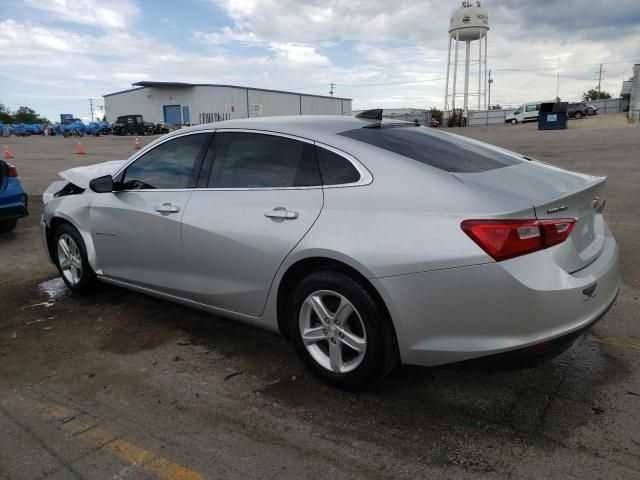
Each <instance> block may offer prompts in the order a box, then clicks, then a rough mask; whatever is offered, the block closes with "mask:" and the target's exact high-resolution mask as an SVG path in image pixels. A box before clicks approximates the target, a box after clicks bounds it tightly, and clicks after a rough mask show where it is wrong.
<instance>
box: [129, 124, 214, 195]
mask: <svg viewBox="0 0 640 480" xmlns="http://www.w3.org/2000/svg"><path fill="white" fill-rule="evenodd" d="M209 138H210V134H208V133H198V134H194V135H185V136H182V137H178V138H175V139H173V140H169V141H167V142H164V143H162V144H160V145H158V146H157V147H155V148H154V149H152V150H150V151H149V152H147V153H145V154H144V155H143V156H141V157H140V158H138V159H137V160H136V161H135V162H133V163H132V164H131V165H130V166H129V167H127V169H126V171H125V172H124V176H123V178H122V189H123V190H135V189H157V188H160V189H175V188H193V187H194V186H195V181H196V176H197V173H198V168H199V164H198V159H199V157H200V153H201V151H202V149H203V147H204V145H205V142H206V141H207V140H208V139H209Z"/></svg>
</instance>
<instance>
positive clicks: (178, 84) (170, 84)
mask: <svg viewBox="0 0 640 480" xmlns="http://www.w3.org/2000/svg"><path fill="white" fill-rule="evenodd" d="M132 86H133V87H137V88H129V89H127V90H121V91H119V92H114V93H107V94H106V95H103V97H110V96H112V95H119V94H121V93H127V92H133V91H136V90H142V89H143V88H151V87H176V88H187V87H221V88H238V89H242V90H255V91H258V92H272V93H285V94H288V95H301V96H305V97H316V98H329V99H334V100H349V101H351V100H353V99H351V98H345V97H330V96H328V95H314V94H312V93H301V92H290V91H287V90H273V89H269V88H258V87H244V86H242V85H226V84H218V83H184V82H146V81H144V82H136V83H133V84H132Z"/></svg>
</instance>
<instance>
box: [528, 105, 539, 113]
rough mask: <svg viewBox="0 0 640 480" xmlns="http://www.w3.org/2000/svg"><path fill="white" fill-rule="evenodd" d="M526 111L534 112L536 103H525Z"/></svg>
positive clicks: (536, 108)
mask: <svg viewBox="0 0 640 480" xmlns="http://www.w3.org/2000/svg"><path fill="white" fill-rule="evenodd" d="M526 110H527V112H535V111H536V110H538V107H537V105H527V109H526Z"/></svg>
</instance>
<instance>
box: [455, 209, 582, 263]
mask: <svg viewBox="0 0 640 480" xmlns="http://www.w3.org/2000/svg"><path fill="white" fill-rule="evenodd" d="M574 223H575V220H573V219H567V218H563V219H558V220H465V221H464V222H462V224H461V225H460V226H461V227H462V230H464V232H465V233H466V234H467V235H469V237H471V240H473V241H474V242H476V243H477V244H478V245H479V246H480V247H481V248H482V249H483V250H484V251H485V252H487V253H488V254H489V255H491V257H493V259H495V260H497V261H500V260H506V259H508V258H513V257H517V256H520V255H524V254H526V253H531V252H536V251H538V250H542V249H544V248H548V247H551V246H553V245H557V244H559V243H562V242H564V241H565V240H566V239H567V237H568V236H569V234H570V233H571V229H572V228H573V225H574Z"/></svg>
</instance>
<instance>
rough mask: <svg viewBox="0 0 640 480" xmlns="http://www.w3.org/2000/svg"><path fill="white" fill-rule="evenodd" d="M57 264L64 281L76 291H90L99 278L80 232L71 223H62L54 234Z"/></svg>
mask: <svg viewBox="0 0 640 480" xmlns="http://www.w3.org/2000/svg"><path fill="white" fill-rule="evenodd" d="M53 251H54V254H55V258H56V266H57V267H58V271H59V272H60V275H62V279H63V280H64V283H65V284H66V285H67V287H69V290H71V291H72V292H74V293H81V294H82V293H89V292H91V291H93V290H94V288H95V287H96V285H97V283H98V280H97V279H96V274H95V273H94V271H93V269H92V268H91V265H89V260H88V259H87V250H86V247H85V245H84V241H83V240H82V236H81V235H80V233H79V232H78V231H77V230H76V229H75V228H74V227H73V226H71V225H69V224H67V223H64V224H62V225H60V226H59V227H58V228H57V229H56V231H55V234H54V249H53Z"/></svg>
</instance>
